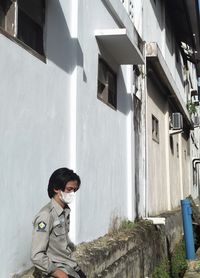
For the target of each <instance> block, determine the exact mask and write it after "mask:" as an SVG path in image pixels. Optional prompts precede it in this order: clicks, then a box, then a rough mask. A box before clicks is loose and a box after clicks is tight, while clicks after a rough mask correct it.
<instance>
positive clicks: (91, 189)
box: [0, 0, 135, 278]
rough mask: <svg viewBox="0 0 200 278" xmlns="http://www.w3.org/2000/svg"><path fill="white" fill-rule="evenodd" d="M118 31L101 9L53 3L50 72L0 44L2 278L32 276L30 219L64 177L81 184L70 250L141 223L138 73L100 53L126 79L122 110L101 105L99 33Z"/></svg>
mask: <svg viewBox="0 0 200 278" xmlns="http://www.w3.org/2000/svg"><path fill="white" fill-rule="evenodd" d="M121 7H122V8H123V5H122V4H121ZM123 12H124V13H123ZM123 12H122V17H123V15H124V14H125V15H124V17H125V18H126V16H127V14H126V11H125V10H123ZM118 27H119V26H118V25H117V23H116V18H113V17H112V16H111V14H110V12H109V11H108V10H107V8H106V6H105V5H104V4H103V2H102V1H96V2H95V3H94V1H79V2H78V1H75V0H73V1H67V2H66V1H65V0H60V1H54V0H49V1H47V7H46V26H45V40H44V41H45V53H46V63H44V62H43V61H41V60H40V59H38V58H36V57H35V56H33V55H31V54H30V53H29V52H27V51H26V50H25V49H23V48H22V47H21V46H19V45H18V44H17V43H15V42H13V41H11V40H9V39H8V38H7V37H5V36H4V35H2V34H0V45H1V51H0V59H1V66H0V73H1V76H2V80H1V85H0V89H1V94H0V98H1V103H0V122H1V124H0V133H1V149H2V151H1V157H0V163H1V165H2V167H1V171H0V178H1V181H2V194H1V197H0V201H1V203H2V204H3V210H1V212H0V221H1V223H2V229H1V230H0V246H1V248H2V250H7V251H6V252H5V254H4V256H3V257H2V259H1V262H0V268H1V277H2V278H8V277H12V276H13V274H16V273H19V272H21V271H22V270H24V269H26V268H28V267H29V266H30V261H29V253H30V243H31V231H32V219H33V217H34V215H35V214H36V213H37V211H38V210H39V209H40V208H41V207H42V206H43V205H44V204H45V203H46V202H48V197H47V191H46V190H47V184H48V179H49V176H50V175H51V173H52V172H53V171H54V170H55V169H57V168H59V167H63V166H67V167H69V168H73V169H75V170H76V171H77V173H78V174H80V176H81V179H82V186H81V189H80V191H79V192H78V193H77V199H76V202H75V203H74V204H73V205H72V217H71V238H72V240H74V241H75V242H80V241H87V240H90V239H94V238H96V237H98V236H100V235H103V234H105V233H106V232H107V231H108V229H109V226H110V225H112V221H114V220H115V217H116V216H117V217H122V218H127V217H129V218H130V219H133V218H134V215H135V208H134V190H133V188H134V177H133V176H134V174H133V173H134V161H131V159H130V157H131V154H132V152H133V148H132V145H133V144H134V140H133V141H132V138H134V136H133V134H132V133H133V120H132V118H133V116H132V96H131V93H132V83H131V80H132V77H131V73H132V67H130V66H124V67H120V66H118V65H117V64H116V61H115V59H114V58H113V57H111V56H109V55H107V54H106V53H101V54H103V55H104V58H107V59H108V62H109V63H110V66H111V67H113V69H114V70H115V71H116V72H117V74H118V80H117V83H118V85H117V87H118V98H117V103H118V107H117V110H113V109H111V108H110V107H108V106H107V105H106V104H104V103H103V102H101V101H100V100H98V99H97V72H98V55H99V54H100V49H99V48H98V44H97V41H96V39H95V36H94V31H95V30H96V29H101V28H104V29H105V28H108V29H109V28H118ZM5 196H6V198H5ZM5 234H6V240H5ZM25 243H26V244H25Z"/></svg>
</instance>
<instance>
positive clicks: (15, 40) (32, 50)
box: [0, 27, 46, 63]
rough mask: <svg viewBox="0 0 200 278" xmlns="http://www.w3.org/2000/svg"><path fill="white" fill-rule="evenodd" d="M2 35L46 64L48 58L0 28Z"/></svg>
mask: <svg viewBox="0 0 200 278" xmlns="http://www.w3.org/2000/svg"><path fill="white" fill-rule="evenodd" d="M0 34H1V35H4V36H5V37H6V38H8V39H9V40H11V41H12V42H14V43H16V44H17V45H19V46H21V47H22V48H23V49H25V50H26V51H28V52H29V53H30V54H32V55H33V56H35V57H36V58H38V59H39V60H41V61H42V62H44V63H46V57H45V56H44V55H41V54H39V53H38V52H36V51H35V50H34V49H32V48H31V47H30V46H28V45H27V44H25V43H23V42H22V41H20V40H19V39H18V38H16V37H13V36H12V35H10V34H9V33H8V32H6V31H5V30H4V29H2V28H1V27H0Z"/></svg>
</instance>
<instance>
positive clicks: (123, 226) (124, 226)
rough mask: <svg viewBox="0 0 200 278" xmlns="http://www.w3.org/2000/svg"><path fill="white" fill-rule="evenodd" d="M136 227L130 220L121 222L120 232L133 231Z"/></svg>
mask: <svg viewBox="0 0 200 278" xmlns="http://www.w3.org/2000/svg"><path fill="white" fill-rule="evenodd" d="M135 227H136V224H135V223H134V222H132V221H130V220H128V219H124V220H122V221H121V223H120V226H119V230H131V229H133V228H135Z"/></svg>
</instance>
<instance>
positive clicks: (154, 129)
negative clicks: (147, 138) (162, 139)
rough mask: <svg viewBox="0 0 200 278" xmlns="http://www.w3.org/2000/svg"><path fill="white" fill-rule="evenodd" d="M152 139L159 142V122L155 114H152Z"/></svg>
mask: <svg viewBox="0 0 200 278" xmlns="http://www.w3.org/2000/svg"><path fill="white" fill-rule="evenodd" d="M152 139H153V140H154V141H156V142H157V143H159V122H158V119H156V117H155V116H154V115H152Z"/></svg>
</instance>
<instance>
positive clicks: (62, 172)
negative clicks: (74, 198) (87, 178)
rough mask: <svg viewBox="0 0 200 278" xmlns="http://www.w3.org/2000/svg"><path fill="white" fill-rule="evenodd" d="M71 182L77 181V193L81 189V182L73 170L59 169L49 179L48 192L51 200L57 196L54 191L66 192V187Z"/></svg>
mask: <svg viewBox="0 0 200 278" xmlns="http://www.w3.org/2000/svg"><path fill="white" fill-rule="evenodd" d="M69 181H77V188H76V190H75V191H77V190H78V189H79V187H80V184H81V180H80V177H79V176H78V175H77V174H76V173H74V171H73V170H70V169H68V168H59V169H57V170H55V171H54V172H53V174H52V175H51V177H50V179H49V184H48V190H47V191H48V195H49V198H52V197H53V196H54V195H55V194H56V193H55V191H54V189H56V190H59V189H60V190H62V191H64V190H65V186H66V184H67V183H68V182H69Z"/></svg>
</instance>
